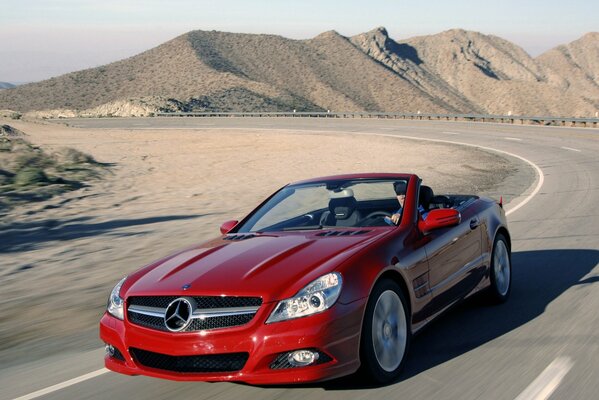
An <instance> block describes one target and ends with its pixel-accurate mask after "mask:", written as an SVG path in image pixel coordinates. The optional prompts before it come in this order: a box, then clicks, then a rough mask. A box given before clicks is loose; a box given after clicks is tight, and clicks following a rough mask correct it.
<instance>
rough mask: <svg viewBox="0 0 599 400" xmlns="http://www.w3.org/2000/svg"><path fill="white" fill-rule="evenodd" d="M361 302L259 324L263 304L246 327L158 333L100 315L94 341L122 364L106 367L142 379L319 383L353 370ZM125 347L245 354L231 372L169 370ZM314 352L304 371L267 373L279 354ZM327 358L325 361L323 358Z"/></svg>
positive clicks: (109, 362)
mask: <svg viewBox="0 0 599 400" xmlns="http://www.w3.org/2000/svg"><path fill="white" fill-rule="evenodd" d="M365 306H366V299H363V300H359V301H355V302H353V303H350V304H339V303H337V304H335V305H334V306H333V307H331V308H330V309H329V310H327V311H325V312H323V313H320V314H316V315H312V316H308V317H304V318H298V319H294V320H289V321H283V322H276V323H273V324H265V323H264V321H265V320H266V318H267V317H268V315H269V314H270V312H271V311H272V308H273V307H274V305H273V304H264V305H263V306H262V307H261V308H260V310H259V311H258V312H257V313H256V315H255V317H254V319H252V321H250V322H249V323H248V324H246V325H243V326H239V327H233V328H226V329H218V330H210V331H199V332H186V333H182V332H178V333H171V332H161V331H156V330H152V329H148V328H144V327H141V326H138V325H134V324H131V323H130V322H129V321H128V320H127V317H125V321H121V320H118V319H116V318H114V317H113V316H111V315H109V314H107V313H105V314H104V316H103V317H102V319H101V321H100V338H101V339H102V340H103V341H104V342H105V343H107V344H109V345H112V346H114V347H115V348H116V349H118V350H119V352H120V353H122V355H123V358H124V361H121V360H119V359H118V357H117V358H115V357H111V356H109V355H106V356H105V365H106V368H108V369H110V370H112V371H115V372H119V373H122V374H126V375H147V376H153V377H157V378H165V379H171V380H180V381H193V380H197V381H241V382H247V383H251V384H282V383H299V382H310V381H322V380H328V379H333V378H336V377H339V376H343V375H348V374H351V373H353V372H355V371H356V370H357V369H358V367H359V365H360V361H359V347H360V331H361V323H362V315H363V311H364V307H365ZM130 349H141V350H145V351H150V352H153V353H159V354H163V355H168V356H197V355H220V354H230V353H248V354H249V357H248V359H247V362H245V365H244V366H243V368H241V369H240V370H238V371H234V372H199V373H198V372H193V373H189V372H174V371H170V370H165V369H158V368H150V367H147V366H144V365H142V364H141V363H140V362H139V360H137V359H136V358H135V357H134V355H133V351H130ZM301 349H316V350H318V351H319V352H322V353H324V354H325V355H327V356H328V357H327V358H326V362H322V363H319V364H316V363H315V364H313V365H309V366H305V367H294V368H284V369H273V368H271V364H272V363H273V361H275V359H276V358H277V357H278V356H279V355H281V354H282V353H287V352H290V351H294V350H301ZM329 358H330V359H329Z"/></svg>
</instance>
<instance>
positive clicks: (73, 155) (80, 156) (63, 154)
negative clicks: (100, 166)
mask: <svg viewBox="0 0 599 400" xmlns="http://www.w3.org/2000/svg"><path fill="white" fill-rule="evenodd" d="M54 158H55V159H56V161H57V162H58V163H61V164H97V163H98V162H97V161H96V160H94V158H93V157H92V156H90V155H89V154H85V153H83V152H81V151H79V150H76V149H73V148H70V147H65V148H62V149H60V150H58V151H57V152H56V153H54Z"/></svg>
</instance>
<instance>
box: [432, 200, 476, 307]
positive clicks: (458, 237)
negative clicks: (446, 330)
mask: <svg viewBox="0 0 599 400" xmlns="http://www.w3.org/2000/svg"><path fill="white" fill-rule="evenodd" d="M481 232H482V228H481V224H480V220H479V218H478V216H477V215H476V213H475V212H473V211H472V209H466V210H464V211H463V213H462V218H461V222H460V224H458V225H457V226H452V227H448V228H441V229H436V230H433V231H431V232H430V233H429V234H428V235H429V236H430V241H429V242H428V243H427V245H426V246H425V251H426V254H427V257H428V262H429V283H430V288H431V295H432V299H431V303H430V305H429V307H427V308H428V314H429V315H434V314H435V313H437V312H439V311H441V310H443V309H444V308H446V307H447V306H449V305H451V304H452V303H454V302H455V301H456V300H458V299H460V298H462V297H463V296H465V295H466V294H468V293H469V292H470V291H472V289H474V288H475V287H476V285H477V284H478V283H479V282H480V280H481V279H482V277H483V275H484V267H483V265H482V247H481V240H482V233H481Z"/></svg>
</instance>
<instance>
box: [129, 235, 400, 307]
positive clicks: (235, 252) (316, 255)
mask: <svg viewBox="0 0 599 400" xmlns="http://www.w3.org/2000/svg"><path fill="white" fill-rule="evenodd" d="M344 232H345V234H344ZM347 232H350V233H352V234H347ZM387 232H388V229H369V230H361V231H347V230H345V231H344V230H338V231H320V232H318V231H316V232H314V231H312V232H310V233H306V232H286V233H283V234H274V235H273V234H268V235H266V234H257V235H253V234H249V235H241V234H238V235H227V236H223V237H222V238H219V239H215V240H212V241H210V242H208V243H204V244H203V245H201V246H198V247H194V248H191V249H187V250H185V251H182V252H180V253H177V254H175V255H173V256H171V257H167V258H165V259H163V260H161V261H159V262H157V263H155V264H153V265H152V266H151V267H149V268H147V269H146V270H145V271H144V273H143V274H134V276H132V278H133V282H128V284H127V285H126V286H127V289H126V290H125V296H126V297H129V296H150V295H151V296H157V295H164V296H166V295H170V296H172V295H186V296H194V295H195V296H199V295H202V296H220V295H223V296H257V297H262V299H263V302H269V301H275V300H280V299H282V298H287V297H290V296H293V295H294V294H295V293H296V292H297V291H299V290H300V289H301V288H302V287H303V286H305V285H306V284H308V283H309V282H311V281H312V280H314V279H316V278H318V277H319V276H321V275H323V274H326V273H327V272H330V271H333V270H334V269H335V268H336V267H337V266H338V265H339V264H340V263H342V262H343V261H345V260H347V259H348V258H349V257H350V256H351V255H352V254H354V252H355V251H358V250H359V249H361V248H362V247H363V246H367V245H368V244H369V243H371V242H372V241H375V240H377V238H379V237H381V236H383V235H385V234H386V233H387ZM325 235H328V236H325ZM136 275H137V276H136ZM184 286H189V288H188V289H186V290H184V289H183V287H184Z"/></svg>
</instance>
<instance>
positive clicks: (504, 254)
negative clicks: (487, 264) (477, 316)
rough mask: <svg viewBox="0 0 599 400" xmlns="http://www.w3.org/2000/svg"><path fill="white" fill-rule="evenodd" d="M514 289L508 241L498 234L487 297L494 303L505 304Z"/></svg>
mask: <svg viewBox="0 0 599 400" xmlns="http://www.w3.org/2000/svg"><path fill="white" fill-rule="evenodd" d="M511 288H512V260H511V254H510V249H509V246H508V244H507V239H506V238H505V236H503V235H502V234H501V233H498V234H497V236H496V237H495V241H494V243H493V253H492V255H491V286H490V287H489V288H488V289H487V295H488V297H489V298H490V300H491V301H493V302H494V303H504V302H505V301H506V300H507V299H508V297H509V295H510V291H511Z"/></svg>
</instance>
